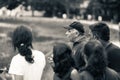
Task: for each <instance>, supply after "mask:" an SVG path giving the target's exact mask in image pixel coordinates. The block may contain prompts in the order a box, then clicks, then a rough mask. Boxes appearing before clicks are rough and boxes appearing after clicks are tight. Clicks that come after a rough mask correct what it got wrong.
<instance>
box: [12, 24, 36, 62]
mask: <svg viewBox="0 0 120 80" xmlns="http://www.w3.org/2000/svg"><path fill="white" fill-rule="evenodd" d="M12 44H13V47H14V50H16V49H18V51H19V53H20V55H22V56H25V60H26V61H27V62H28V63H33V62H34V60H33V57H32V51H31V49H30V48H33V47H32V32H31V30H30V29H28V28H27V27H25V26H23V25H21V26H18V27H17V28H16V29H15V30H14V31H13V36H12Z"/></svg>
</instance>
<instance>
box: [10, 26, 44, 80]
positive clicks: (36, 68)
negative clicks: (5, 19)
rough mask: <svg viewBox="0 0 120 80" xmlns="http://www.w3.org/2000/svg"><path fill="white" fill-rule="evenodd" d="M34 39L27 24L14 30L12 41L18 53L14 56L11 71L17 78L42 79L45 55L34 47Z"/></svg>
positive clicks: (16, 79)
mask: <svg viewBox="0 0 120 80" xmlns="http://www.w3.org/2000/svg"><path fill="white" fill-rule="evenodd" d="M32 40H33V39H32V32H31V30H30V29H28V28H27V27H25V26H19V27H17V28H16V29H15V30H14V32H13V37H12V43H13V46H14V49H15V50H16V51H17V52H18V54H17V55H15V56H14V57H13V58H12V61H11V64H10V68H9V73H10V74H12V75H14V78H15V80H41V77H42V73H43V69H44V67H45V64H46V61H45V56H44V54H43V53H42V52H41V51H38V50H34V49H32V48H33V47H32Z"/></svg>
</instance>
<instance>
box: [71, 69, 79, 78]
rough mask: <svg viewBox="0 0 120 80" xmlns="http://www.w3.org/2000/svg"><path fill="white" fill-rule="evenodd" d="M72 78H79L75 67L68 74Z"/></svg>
mask: <svg viewBox="0 0 120 80" xmlns="http://www.w3.org/2000/svg"><path fill="white" fill-rule="evenodd" d="M70 77H71V79H72V80H79V79H80V78H79V73H78V71H77V70H76V69H72V71H71V75H70Z"/></svg>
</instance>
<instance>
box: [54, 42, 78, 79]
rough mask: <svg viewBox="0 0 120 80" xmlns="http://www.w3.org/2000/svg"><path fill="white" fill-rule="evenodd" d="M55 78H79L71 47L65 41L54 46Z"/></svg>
mask: <svg viewBox="0 0 120 80" xmlns="http://www.w3.org/2000/svg"><path fill="white" fill-rule="evenodd" d="M53 62H54V67H53V70H54V72H55V74H54V79H53V80H78V79H79V76H78V74H77V70H76V69H74V68H73V64H74V61H73V58H72V51H71V48H70V47H69V46H68V45H66V44H64V43H57V44H56V45H55V46H54V47H53Z"/></svg>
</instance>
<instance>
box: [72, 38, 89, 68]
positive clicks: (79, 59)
mask: <svg viewBox="0 0 120 80" xmlns="http://www.w3.org/2000/svg"><path fill="white" fill-rule="evenodd" d="M88 40H89V39H87V38H86V37H85V36H84V37H83V38H82V39H79V40H78V41H76V42H75V43H74V44H73V48H72V52H73V55H72V56H73V59H74V62H75V66H74V67H75V68H76V69H77V70H79V69H80V68H82V67H84V65H85V61H84V55H83V50H84V46H85V44H86V43H87V41H88Z"/></svg>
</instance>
